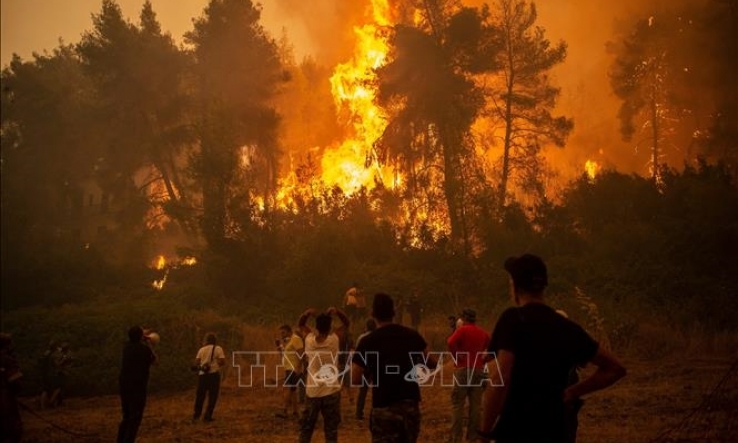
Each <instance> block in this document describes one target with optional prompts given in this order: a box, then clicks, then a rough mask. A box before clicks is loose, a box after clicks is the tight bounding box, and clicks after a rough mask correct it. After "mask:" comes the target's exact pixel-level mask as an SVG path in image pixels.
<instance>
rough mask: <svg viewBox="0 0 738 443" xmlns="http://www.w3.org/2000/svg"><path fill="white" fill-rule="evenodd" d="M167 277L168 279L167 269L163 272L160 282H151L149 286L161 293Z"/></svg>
mask: <svg viewBox="0 0 738 443" xmlns="http://www.w3.org/2000/svg"><path fill="white" fill-rule="evenodd" d="M167 277H169V269H167V270H166V271H165V272H164V277H162V278H161V279H160V280H154V281H153V282H152V283H151V286H152V287H153V288H154V289H156V290H157V291H161V290H162V289H164V283H166V282H167Z"/></svg>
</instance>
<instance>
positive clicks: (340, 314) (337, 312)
mask: <svg viewBox="0 0 738 443" xmlns="http://www.w3.org/2000/svg"><path fill="white" fill-rule="evenodd" d="M328 314H331V315H333V314H335V315H336V317H338V319H339V320H341V323H342V324H343V327H344V328H346V330H347V331H348V328H349V325H350V324H351V320H349V318H348V317H347V316H346V313H345V312H343V311H342V310H340V309H338V308H335V307H331V308H328Z"/></svg>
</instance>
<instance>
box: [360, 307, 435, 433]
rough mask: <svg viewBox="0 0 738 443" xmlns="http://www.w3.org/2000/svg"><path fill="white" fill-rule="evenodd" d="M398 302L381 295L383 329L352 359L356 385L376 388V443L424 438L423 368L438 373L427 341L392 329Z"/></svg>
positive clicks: (376, 312)
mask: <svg viewBox="0 0 738 443" xmlns="http://www.w3.org/2000/svg"><path fill="white" fill-rule="evenodd" d="M394 316H395V308H394V303H393V301H392V298H390V296H389V295H386V294H381V293H380V294H376V295H375V296H374V302H373V303H372V317H373V318H374V320H375V321H376V322H377V329H376V330H375V331H374V332H372V333H371V334H369V335H367V336H366V337H364V338H363V339H362V340H361V342H360V343H359V344H358V346H357V348H356V352H355V353H354V356H353V359H352V368H351V380H352V382H353V383H354V384H355V385H357V386H359V385H361V383H362V380H365V381H366V382H371V383H372V386H373V387H372V413H371V423H370V429H371V433H372V442H373V443H385V442H387V443H389V442H402V443H415V441H417V439H418V434H419V433H420V407H419V403H420V386H419V385H418V380H417V378H416V377H415V376H414V375H416V372H415V371H417V370H418V368H420V367H423V368H431V369H432V368H435V366H436V360H435V359H434V358H433V357H432V356H430V355H429V354H428V346H427V344H426V342H425V339H423V337H422V336H421V335H420V334H418V332H417V331H415V330H413V329H410V328H407V327H405V326H402V325H398V324H395V323H392V319H393V318H394Z"/></svg>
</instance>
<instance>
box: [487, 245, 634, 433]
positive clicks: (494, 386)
mask: <svg viewBox="0 0 738 443" xmlns="http://www.w3.org/2000/svg"><path fill="white" fill-rule="evenodd" d="M505 270H507V272H508V273H509V274H510V282H511V289H512V291H511V293H512V297H513V300H514V302H515V304H516V305H517V307H514V308H508V309H507V310H505V312H503V313H502V315H501V316H500V319H499V320H498V321H497V324H496V325H495V328H494V331H493V333H492V340H491V342H490V345H489V350H488V351H489V352H490V354H492V353H494V354H495V355H496V366H497V367H496V368H495V369H496V370H492V371H490V373H491V380H492V383H491V388H490V389H488V390H487V391H486V392H485V395H484V407H483V409H484V416H483V419H482V428H481V429H480V431H479V439H478V441H480V442H485V443H486V442H489V441H490V440H492V439H494V440H495V442H497V443H509V442H521V441H525V442H529V443H560V442H564V441H565V439H566V428H567V423H566V422H567V413H566V409H567V407H568V405H570V404H571V403H572V402H574V401H575V400H577V399H579V397H581V396H583V395H586V394H588V393H591V392H594V391H597V390H600V389H604V388H606V387H608V386H610V385H612V384H613V383H615V382H616V381H618V380H619V379H620V378H622V377H623V376H625V368H623V366H622V365H621V364H620V363H619V362H618V360H617V359H616V358H615V357H614V356H613V355H612V354H611V353H610V352H609V351H607V350H606V349H604V348H602V347H601V346H600V345H599V344H598V343H597V342H596V341H594V340H593V339H592V337H590V336H589V335H588V334H587V333H586V332H585V331H584V329H582V328H581V327H580V326H579V325H577V324H576V323H574V322H572V321H570V320H568V319H566V318H564V317H563V316H561V315H559V314H558V313H556V311H554V310H553V309H552V308H550V307H549V306H547V305H546V303H545V301H544V296H543V292H544V289H545V288H546V286H547V285H548V273H547V270H546V265H545V264H544V262H543V260H542V259H541V258H540V257H537V256H535V255H530V254H525V255H522V256H520V257H511V258H508V259H507V260H506V261H505ZM587 362H589V363H593V364H594V365H595V366H597V370H596V371H595V372H594V373H593V374H592V375H591V376H590V377H588V378H586V379H584V380H582V381H580V382H577V383H575V384H573V385H570V386H568V387H567V382H568V379H569V373H570V371H571V369H572V368H573V367H575V366H577V365H583V364H585V363H587Z"/></svg>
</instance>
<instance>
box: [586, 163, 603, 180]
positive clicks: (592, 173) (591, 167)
mask: <svg viewBox="0 0 738 443" xmlns="http://www.w3.org/2000/svg"><path fill="white" fill-rule="evenodd" d="M584 170H585V171H586V172H587V177H589V179H590V180H594V179H595V177H597V173H599V172H600V165H599V164H598V163H597V162H596V161H594V160H587V161H586V162H585V163H584Z"/></svg>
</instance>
